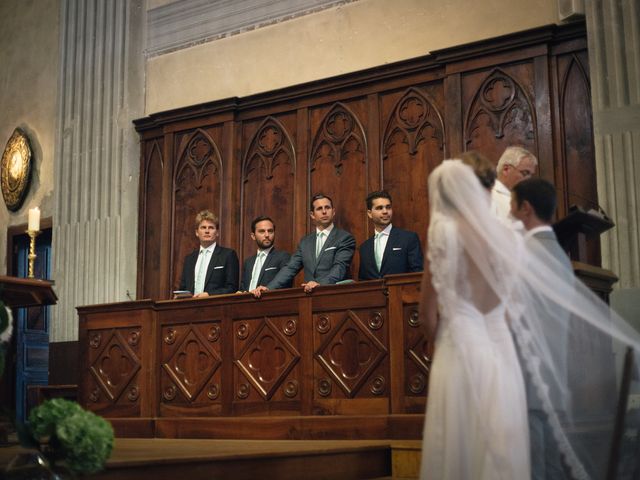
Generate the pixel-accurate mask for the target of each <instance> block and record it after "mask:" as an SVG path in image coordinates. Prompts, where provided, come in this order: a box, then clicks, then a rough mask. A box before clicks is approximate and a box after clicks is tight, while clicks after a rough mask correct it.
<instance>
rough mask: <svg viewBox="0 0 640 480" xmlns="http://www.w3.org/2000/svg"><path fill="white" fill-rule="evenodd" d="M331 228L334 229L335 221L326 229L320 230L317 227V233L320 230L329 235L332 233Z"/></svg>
mask: <svg viewBox="0 0 640 480" xmlns="http://www.w3.org/2000/svg"><path fill="white" fill-rule="evenodd" d="M331 230H333V223H332V224H331V225H329V226H328V227H327V228H325V229H324V230H320V229H319V228H318V227H316V235H317V234H318V233H320V232H325V233H326V234H327V235H326V236H327V237H328V236H329V234H330V233H331Z"/></svg>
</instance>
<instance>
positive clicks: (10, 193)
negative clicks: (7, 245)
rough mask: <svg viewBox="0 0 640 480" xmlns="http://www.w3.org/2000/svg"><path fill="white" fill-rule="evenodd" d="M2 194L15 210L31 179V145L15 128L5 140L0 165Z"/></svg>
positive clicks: (8, 204)
mask: <svg viewBox="0 0 640 480" xmlns="http://www.w3.org/2000/svg"><path fill="white" fill-rule="evenodd" d="M0 175H1V176H2V178H1V182H2V183H1V185H2V196H3V197H4V203H5V204H6V205H7V208H8V209H9V210H11V211H12V212H15V211H16V210H18V209H19V208H20V206H21V205H22V201H23V200H24V197H25V196H26V194H27V189H28V187H29V181H30V179H31V147H30V146H29V138H28V137H27V135H26V134H25V133H24V132H23V131H22V130H20V129H19V128H16V129H15V130H14V131H13V134H12V135H11V138H9V141H8V142H7V146H6V147H5V149H4V153H3V154H2V164H1V165H0Z"/></svg>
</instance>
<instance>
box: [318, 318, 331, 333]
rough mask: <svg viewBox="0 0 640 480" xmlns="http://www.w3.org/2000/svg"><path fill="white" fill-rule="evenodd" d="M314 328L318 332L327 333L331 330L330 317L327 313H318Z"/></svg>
mask: <svg viewBox="0 0 640 480" xmlns="http://www.w3.org/2000/svg"><path fill="white" fill-rule="evenodd" d="M316 330H317V331H318V332H320V333H327V332H328V331H329V330H331V319H330V318H329V317H328V316H327V315H320V316H319V317H318V319H317V320H316Z"/></svg>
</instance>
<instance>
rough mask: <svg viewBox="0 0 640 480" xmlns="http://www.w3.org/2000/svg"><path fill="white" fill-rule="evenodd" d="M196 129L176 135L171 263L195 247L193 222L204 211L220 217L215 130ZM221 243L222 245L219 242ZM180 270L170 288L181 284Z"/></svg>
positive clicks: (178, 261)
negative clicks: (206, 210) (173, 234)
mask: <svg viewBox="0 0 640 480" xmlns="http://www.w3.org/2000/svg"><path fill="white" fill-rule="evenodd" d="M211 130H213V131H211ZM211 130H209V131H207V130H204V129H196V130H195V131H193V132H190V133H188V134H181V135H176V158H177V162H176V165H175V168H174V179H173V189H174V191H173V231H174V232H175V233H178V232H180V234H176V235H175V236H174V237H173V259H174V265H181V264H182V259H183V258H184V257H185V255H187V254H188V253H189V252H190V251H191V250H193V249H194V247H195V246H197V243H196V241H195V226H194V219H195V215H196V213H197V212H199V211H200V210H203V209H205V208H207V209H210V210H211V211H213V213H215V214H216V215H218V217H219V218H220V216H221V215H222V211H223V209H222V157H221V155H220V150H219V148H218V144H217V142H216V141H215V140H214V138H213V136H212V134H213V135H215V133H217V131H216V130H214V129H211ZM220 243H223V242H222V241H221V240H220ZM180 274H181V268H180V267H177V268H176V269H175V270H174V275H173V285H174V286H177V284H178V283H179V280H180Z"/></svg>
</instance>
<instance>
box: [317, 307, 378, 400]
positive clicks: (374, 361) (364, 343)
mask: <svg viewBox="0 0 640 480" xmlns="http://www.w3.org/2000/svg"><path fill="white" fill-rule="evenodd" d="M367 324H368V321H367V320H365V321H363V320H361V319H360V318H359V317H358V315H357V314H356V313H355V312H353V311H352V310H347V312H346V314H345V316H344V318H343V319H342V321H341V322H340V324H339V325H338V326H337V327H336V328H335V329H334V330H333V331H332V332H331V333H329V334H328V338H327V339H326V340H325V342H324V343H323V344H322V346H321V347H320V348H319V349H318V351H317V353H316V355H315V357H316V359H317V360H318V362H320V364H321V365H322V367H323V368H324V369H325V370H326V371H327V373H328V374H329V375H330V376H331V378H332V379H333V380H334V381H335V382H336V383H337V384H338V385H339V386H340V388H341V389H342V391H343V392H344V393H345V395H346V396H347V397H349V398H353V397H354V396H355V395H356V394H357V393H358V391H359V390H360V388H361V387H362V385H363V384H364V383H365V382H366V381H367V379H368V378H369V376H370V375H371V374H372V373H373V371H374V370H375V368H376V367H377V366H378V365H379V364H380V362H382V360H383V359H384V358H385V356H386V355H387V349H386V347H385V346H384V344H383V343H382V342H381V341H380V340H378V338H377V337H376V336H375V335H374V334H372V333H371V332H370V331H369V328H368V327H367Z"/></svg>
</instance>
